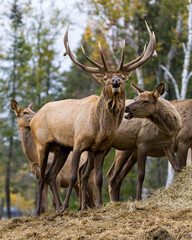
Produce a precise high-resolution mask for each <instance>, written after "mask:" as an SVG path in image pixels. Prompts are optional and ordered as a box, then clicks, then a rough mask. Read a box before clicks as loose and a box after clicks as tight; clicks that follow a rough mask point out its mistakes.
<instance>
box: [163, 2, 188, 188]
mask: <svg viewBox="0 0 192 240" xmlns="http://www.w3.org/2000/svg"><path fill="white" fill-rule="evenodd" d="M188 3H189V4H188V6H187V8H188V40H187V46H185V44H184V43H183V51H184V63H183V71H182V74H181V92H180V93H179V87H178V84H177V82H176V80H175V78H174V77H173V75H172V74H171V73H170V71H169V70H170V65H169V64H168V65H167V66H166V67H165V66H163V65H161V68H162V69H163V70H164V71H165V80H167V78H170V79H171V82H172V83H173V85H174V89H175V93H176V97H177V99H178V100H180V99H185V97H186V94H187V86H188V83H189V79H190V77H191V76H192V72H190V73H189V64H190V57H191V50H192V3H191V0H188ZM181 22H182V17H181V16H179V17H178V21H177V27H176V32H177V33H178V30H179V29H181ZM172 53H173V51H172V52H171V54H172ZM171 54H170V56H171ZM170 56H168V59H169V57H170ZM173 178H174V171H173V169H172V166H171V164H170V163H168V176H167V182H166V186H169V185H170V184H171V183H172V181H173Z"/></svg>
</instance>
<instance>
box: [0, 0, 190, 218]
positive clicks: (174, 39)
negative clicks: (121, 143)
mask: <svg viewBox="0 0 192 240" xmlns="http://www.w3.org/2000/svg"><path fill="white" fill-rule="evenodd" d="M61 2H62V1H61ZM61 2H60V1H59V0H54V1H51V0H50V1H45V0H40V1H35V0H22V1H21V0H12V1H1V5H2V6H3V8H2V9H1V15H0V29H1V36H0V209H1V210H2V208H3V207H6V208H7V210H8V217H11V207H16V208H18V209H20V210H22V211H23V212H24V213H25V214H32V213H33V212H34V209H35V205H36V200H37V181H36V179H35V177H34V176H33V175H32V173H31V170H30V165H29V162H28V160H27V158H26V157H25V155H24V154H23V152H22V148H21V140H20V137H19V132H18V128H17V123H16V116H15V114H14V113H13V111H11V108H10V100H11V99H12V98H14V99H16V100H17V101H18V103H19V105H20V106H21V107H27V106H28V105H29V104H30V103H31V102H33V104H34V111H38V110H39V109H40V108H41V107H42V106H43V105H44V104H45V103H47V102H49V101H56V100H60V99H67V98H83V97H86V96H89V95H91V94H98V95H99V94H100V92H101V89H102V84H100V83H97V82H96V80H95V79H94V78H92V77H91V76H90V75H89V74H88V73H86V72H83V71H82V70H79V69H78V68H77V67H76V66H74V65H73V64H71V65H70V64H69V62H67V60H65V59H66V58H68V57H67V56H66V57H64V56H63V53H64V51H65V49H64V46H63V35H64V33H65V30H66V27H67V24H68V22H70V23H71V25H70V31H69V42H71V41H72V38H78V39H79V41H78V42H76V44H77V47H76V48H73V46H74V44H72V47H71V48H72V50H73V52H74V53H75V54H76V56H77V59H78V60H79V61H80V62H82V63H87V61H86V59H85V58H84V56H83V54H82V51H81V48H80V46H81V44H82V45H83V46H84V48H85V50H86V52H87V54H88V55H89V56H90V57H91V58H92V59H94V60H96V61H98V62H100V61H101V59H100V57H99V50H98V42H100V43H101V45H102V48H103V51H104V54H105V56H106V60H107V63H108V66H109V68H110V69H115V68H116V67H117V66H118V63H119V60H120V53H121V48H122V41H123V39H124V38H125V39H126V53H125V56H126V61H130V60H132V59H134V58H136V57H137V56H138V55H140V54H141V53H142V50H143V47H144V44H146V43H148V33H147V31H146V27H145V24H144V20H146V21H147V22H148V24H149V26H150V28H151V29H152V30H153V31H154V32H155V34H156V39H157V45H156V50H157V53H158V57H157V59H156V60H155V61H149V62H148V63H146V64H145V65H143V66H142V67H141V68H139V69H137V70H136V71H135V73H134V74H132V76H131V78H130V80H129V81H128V82H127V83H126V85H125V88H126V92H127V98H134V97H135V96H136V93H135V92H134V90H133V89H132V88H131V87H130V82H134V83H136V84H138V85H140V86H141V87H143V88H144V89H146V90H153V89H154V87H155V86H156V85H157V84H158V83H159V82H164V83H165V84H166V90H167V94H166V95H165V96H164V97H165V98H166V99H168V100H172V99H184V98H192V84H191V75H192V72H191V69H192V68H191V67H190V63H191V48H192V4H191V1H190V0H189V1H187V0H175V1H171V0H151V1H147V0H121V1H119V0H111V1H109V0H84V1H81V0H78V1H72V2H71V3H70V5H71V8H68V6H67V1H64V4H60V3H61ZM65 4H66V6H65ZM70 9H75V14H77V16H76V18H75V19H76V20H75V21H74V16H73V13H74V11H71V10H70ZM85 19H86V20H85ZM78 29H81V30H82V34H81V35H77V34H78V33H79V31H78ZM77 36H78V37H77ZM114 153H115V151H114V149H113V150H111V152H110V153H109V154H108V156H107V157H106V160H105V163H104V169H103V177H104V183H103V200H104V202H107V201H109V196H108V186H107V181H106V177H105V175H106V172H107V171H108V169H109V167H110V165H111V164H112V162H113V160H114ZM167 166H168V165H167V159H166V158H161V159H152V158H148V161H147V167H146V169H147V173H146V179H145V182H144V192H143V195H144V197H145V196H147V195H148V194H150V193H151V191H152V189H156V188H159V187H161V186H163V185H165V183H166V180H167V175H168V167H167ZM136 184H137V166H135V167H134V169H133V170H132V171H131V172H130V173H129V174H128V176H127V177H126V179H125V181H124V182H123V186H122V188H121V200H123V201H126V200H128V199H133V200H134V199H135V194H136ZM65 192H66V191H65V190H61V198H62V200H63V199H64V196H65ZM49 195H50V194H49ZM77 205H78V200H77V197H76V195H75V194H73V196H72V199H71V201H70V208H71V209H76V208H77ZM49 210H50V211H52V204H51V195H50V197H49ZM0 212H2V211H0ZM1 217H2V216H1V214H0V218H1Z"/></svg>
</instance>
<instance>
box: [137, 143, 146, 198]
mask: <svg viewBox="0 0 192 240" xmlns="http://www.w3.org/2000/svg"><path fill="white" fill-rule="evenodd" d="M147 153H148V149H147V146H145V145H140V146H138V150H137V162H138V185H137V197H136V199H137V200H141V194H142V187H143V181H144V178H145V163H146V158H147Z"/></svg>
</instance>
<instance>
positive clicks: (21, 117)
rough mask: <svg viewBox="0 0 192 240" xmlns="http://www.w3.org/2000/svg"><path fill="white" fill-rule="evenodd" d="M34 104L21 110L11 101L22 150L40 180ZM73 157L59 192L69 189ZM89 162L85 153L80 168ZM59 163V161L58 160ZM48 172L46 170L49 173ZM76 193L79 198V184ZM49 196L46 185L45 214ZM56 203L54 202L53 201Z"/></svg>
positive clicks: (59, 181)
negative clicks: (31, 127) (34, 128)
mask: <svg viewBox="0 0 192 240" xmlns="http://www.w3.org/2000/svg"><path fill="white" fill-rule="evenodd" d="M32 106H33V105H32V104H30V105H29V106H28V107H27V108H20V106H19V104H18V103H17V102H16V101H15V100H14V99H12V100H11V108H12V110H13V111H14V112H15V114H16V116H17V125H18V129H19V134H20V137H21V142H22V149H23V152H24V154H25V155H26V157H27V158H28V160H29V163H30V166H31V171H32V173H33V174H34V175H35V177H36V179H37V180H39V179H40V168H39V163H38V158H37V152H36V146H35V142H34V138H33V135H32V132H31V129H30V122H31V120H32V118H33V117H34V116H35V114H36V113H35V112H34V111H33V110H32ZM71 157H72V153H70V154H69V156H68V158H67V160H66V162H65V165H64V166H63V168H62V169H61V171H60V172H59V174H58V175H57V178H56V186H57V190H58V191H59V189H60V187H62V188H68V187H69V180H70V175H71ZM53 158H54V155H53V153H50V154H49V157H48V164H47V169H49V167H50V166H51V163H52V162H53ZM86 160H87V152H84V153H83V154H82V155H81V159H80V166H81V165H82V164H83V163H84V162H85V161H86ZM58 161H59V159H58ZM47 171H48V170H46V172H47ZM94 185H95V184H94V172H92V174H91V176H90V178H89V180H88V188H87V190H88V202H89V206H90V207H94V206H95V203H94V194H95V193H94ZM74 189H75V192H76V194H77V196H79V182H78V181H77V183H76V184H75V186H74ZM47 194H48V185H47V184H45V186H44V189H43V194H42V202H41V212H45V210H46V208H47ZM53 203H54V201H53Z"/></svg>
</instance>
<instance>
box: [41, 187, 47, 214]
mask: <svg viewBox="0 0 192 240" xmlns="http://www.w3.org/2000/svg"><path fill="white" fill-rule="evenodd" d="M47 198H48V185H47V184H45V185H44V188H43V192H42V200H41V213H45V211H46V209H47Z"/></svg>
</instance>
